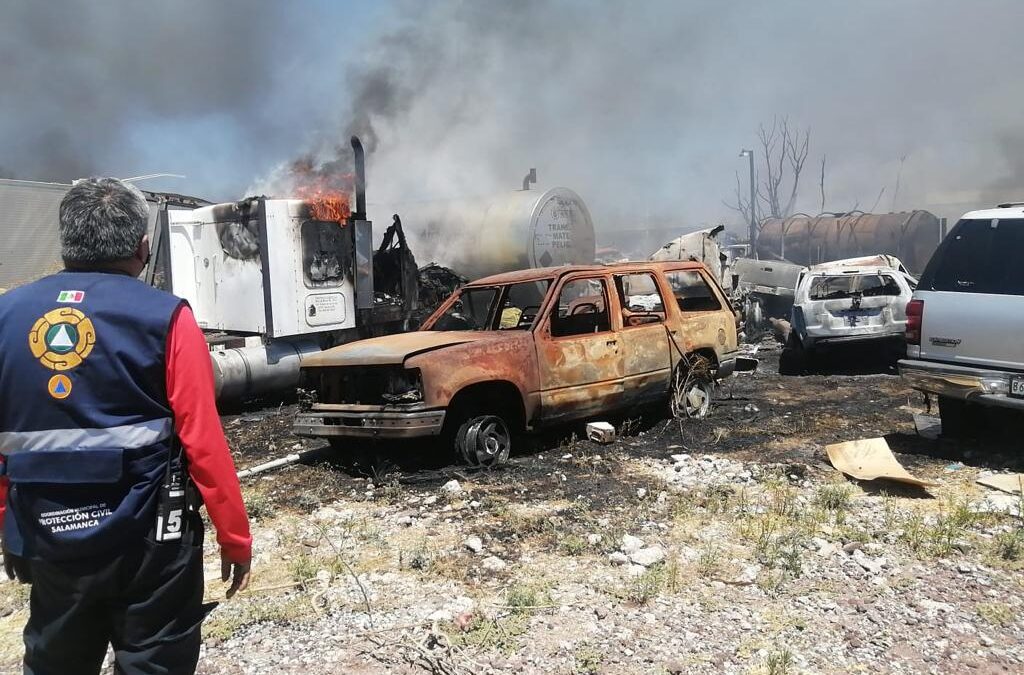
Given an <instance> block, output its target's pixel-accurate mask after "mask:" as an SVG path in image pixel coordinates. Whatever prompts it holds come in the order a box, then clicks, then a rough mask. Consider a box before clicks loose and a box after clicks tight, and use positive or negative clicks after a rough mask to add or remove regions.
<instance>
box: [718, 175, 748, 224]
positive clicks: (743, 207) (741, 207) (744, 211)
mask: <svg viewBox="0 0 1024 675" xmlns="http://www.w3.org/2000/svg"><path fill="white" fill-rule="evenodd" d="M748 192H749V190H748ZM733 199H734V200H735V201H733V202H727V201H725V200H722V204H724V205H725V206H726V207H728V208H730V209H732V210H733V211H738V212H739V213H740V215H741V216H743V222H745V223H749V222H750V209H751V203H750V199H749V196H748V197H746V198H744V196H743V188H742V187H741V185H740V172H739V171H737V172H736V192H735V194H734V197H733ZM753 206H754V208H756V207H757V203H756V202H755V203H754V205H753Z"/></svg>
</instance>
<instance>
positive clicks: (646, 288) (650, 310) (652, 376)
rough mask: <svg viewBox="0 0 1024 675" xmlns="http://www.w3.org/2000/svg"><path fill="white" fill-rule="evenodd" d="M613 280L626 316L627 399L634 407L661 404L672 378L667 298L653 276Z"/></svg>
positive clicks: (625, 275) (623, 335)
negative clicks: (665, 299)
mask: <svg viewBox="0 0 1024 675" xmlns="http://www.w3.org/2000/svg"><path fill="white" fill-rule="evenodd" d="M613 279H614V282H615V291H616V298H617V300H618V303H619V308H620V314H621V316H622V329H621V331H620V332H619V342H620V345H619V349H620V351H621V353H622V361H623V363H622V365H623V375H624V381H623V385H624V394H625V398H626V400H627V401H628V402H629V403H630V404H634V403H643V402H646V401H653V400H657V399H658V398H661V397H663V396H665V395H666V393H667V392H668V387H669V382H670V380H671V377H672V351H671V346H670V345H669V336H668V332H667V329H666V324H665V321H666V313H665V301H664V298H663V297H662V293H661V290H660V289H659V288H658V283H657V281H656V279H655V276H654V274H653V273H651V272H629V273H623V274H616V275H614V277H613Z"/></svg>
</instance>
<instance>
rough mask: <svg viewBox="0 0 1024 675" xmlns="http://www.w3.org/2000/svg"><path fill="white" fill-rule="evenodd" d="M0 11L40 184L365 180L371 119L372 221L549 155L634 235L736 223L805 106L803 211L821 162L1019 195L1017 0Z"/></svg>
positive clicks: (502, 177) (1, 125) (833, 197)
mask: <svg viewBox="0 0 1024 675" xmlns="http://www.w3.org/2000/svg"><path fill="white" fill-rule="evenodd" d="M4 18H5V21H4V24H3V26H2V27H0V58H2V59H3V60H4V63H5V67H4V69H3V70H2V71H0V91H3V92H4V102H5V106H4V107H5V114H4V115H3V116H2V117H0V161H2V162H3V164H4V165H5V166H7V167H8V168H9V169H10V170H11V171H14V172H15V173H17V174H18V175H19V176H22V177H26V178H39V179H50V180H53V179H65V180H66V179H68V178H72V177H76V176H80V175H85V174H88V173H94V172H97V171H106V172H110V173H118V172H120V175H125V174H127V173H129V172H138V173H145V172H149V171H175V172H179V173H186V174H188V175H189V177H190V181H189V182H188V183H187V184H186V185H178V184H171V185H169V186H168V188H169V189H176V190H178V191H183V192H184V191H191V192H192V193H195V194H198V195H202V196H207V197H210V198H221V199H236V198H239V197H241V196H242V195H243V193H244V192H245V191H246V189H247V188H253V189H258V188H261V187H265V186H274V185H278V184H279V181H278V180H276V179H280V178H281V176H282V172H283V174H284V175H287V168H288V167H289V166H291V165H292V163H293V162H294V161H295V160H296V159H297V158H299V159H302V160H304V161H305V162H307V165H308V166H311V167H313V168H314V169H316V170H318V171H327V172H329V173H331V172H333V173H345V172H347V171H349V170H350V168H349V167H350V164H349V162H350V159H349V158H350V149H349V147H348V136H349V135H350V134H351V133H353V132H355V133H358V134H359V135H360V136H361V137H362V139H363V142H364V145H365V146H366V147H367V150H368V171H369V180H368V190H369V200H370V204H371V214H372V206H373V205H374V203H375V202H376V203H380V204H383V203H400V202H407V201H417V200H429V199H439V198H449V197H464V196H473V195H479V194H484V193H489V192H493V191H497V190H513V189H517V188H518V187H519V184H520V181H521V178H522V176H523V174H524V173H525V172H526V171H527V170H528V169H529V168H530V167H537V169H538V173H539V176H540V181H539V185H538V187H541V188H543V187H552V186H555V185H565V186H567V187H570V188H573V189H574V190H576V191H577V192H579V193H580V194H581V195H582V197H583V198H584V199H585V200H586V201H587V203H588V204H589V205H590V207H591V211H592V213H593V215H594V219H595V221H596V223H597V224H598V227H599V228H600V229H601V230H602V232H603V235H602V237H603V240H604V241H610V240H612V239H614V238H615V237H616V236H618V237H619V238H620V239H627V240H628V239H631V238H632V236H631V234H630V233H633V232H637V231H641V230H643V229H644V228H649V227H651V226H652V225H655V224H664V225H665V226H666V227H667V229H673V228H674V229H676V231H682V230H688V229H696V228H697V227H700V226H706V225H710V224H716V223H718V222H726V223H730V224H736V225H739V224H740V223H739V221H740V217H739V216H738V214H736V213H734V212H732V211H729V210H728V209H727V208H725V207H724V206H723V205H722V200H723V199H726V200H727V199H730V198H731V197H732V192H733V189H734V184H735V178H734V175H735V173H736V172H737V171H739V172H740V176H741V179H742V182H741V184H742V185H744V186H745V185H746V175H745V171H746V164H745V160H741V159H740V158H738V157H737V155H738V152H739V150H740V149H741V148H744V147H751V146H754V147H755V150H757V149H758V148H757V147H756V145H755V144H756V131H757V127H758V124H760V123H762V122H765V123H770V122H771V120H772V118H773V116H775V115H779V116H782V115H788V116H789V117H790V120H791V121H792V122H794V123H796V124H798V125H799V126H801V127H809V128H810V129H811V151H810V156H809V159H808V163H807V165H808V167H809V168H808V169H807V174H806V175H805V176H804V179H803V182H802V185H803V187H802V189H801V191H800V193H799V195H798V199H797V204H796V210H797V211H812V212H816V211H817V207H818V185H817V175H816V172H815V169H814V168H813V167H815V166H816V165H817V163H818V161H819V160H820V157H821V155H822V154H827V156H828V165H827V166H828V168H827V175H826V192H827V195H828V198H827V204H826V209H828V210H844V209H848V208H852V207H853V206H854V205H857V206H859V207H860V208H867V207H869V206H870V205H871V204H872V203H873V202H875V200H876V198H877V195H878V194H879V193H880V191H881V190H882V189H883V188H884V189H885V192H884V193H883V197H882V198H881V200H879V207H878V209H879V210H888V209H889V208H895V209H911V208H925V209H930V210H932V211H934V212H935V213H937V214H938V215H940V216H948V217H952V218H955V217H956V216H957V215H959V213H961V212H962V211H964V210H966V209H968V208H975V207H978V206H984V205H987V204H989V203H992V202H993V201H1007V200H1012V199H1015V198H1018V199H1019V198H1021V197H1022V196H1024V166H1022V164H1021V162H1020V160H1019V157H1020V156H1021V155H1020V153H1018V152H1016V148H1017V147H1021V146H1024V143H1021V142H1018V139H1021V138H1024V134H1020V133H1019V131H1018V129H1019V121H1018V115H1019V113H1018V110H1019V107H1020V106H1019V105H1018V103H1019V102H1020V101H1021V100H1022V99H1024V78H1021V77H1020V74H1019V63H1020V59H1019V56H1018V54H1017V51H1018V50H1017V47H1016V44H1017V41H1018V40H1017V32H1018V26H1019V25H1020V19H1024V5H1022V4H1021V3H1020V2H1019V1H1018V0H977V1H975V2H970V3H964V2H958V1H955V0H902V1H901V2H898V3H894V2H891V1H890V0H862V1H860V2H856V3H838V2H834V3H824V2H820V0H776V1H774V2H761V1H755V0H747V1H735V2H720V1H712V0H706V1H700V0H695V1H692V2H677V1H675V0H647V1H640V2H631V3H613V2H608V3H597V2H589V1H584V0H555V1H552V2H540V1H539V0H518V1H517V2H504V1H501V0H473V1H461V0H450V1H443V0H439V1H437V2H406V1H404V0H393V1H392V2H390V3H382V4H381V5H379V6H374V9H372V10H371V9H368V8H367V7H361V6H358V5H351V6H350V5H342V4H341V3H336V4H326V5H317V6H313V5H306V4H302V3H288V5H287V6H286V5H285V4H284V3H258V2H240V1H238V0H235V1H226V2H216V3H200V2H198V1H180V2H167V3H160V4H157V5H147V6H146V7H145V9H144V10H143V9H139V8H138V6H137V5H136V4H132V3H124V4H106V3H104V4H102V5H101V4H99V3H75V4H73V5H72V6H71V7H70V8H69V7H68V6H66V5H65V6H64V7H62V8H57V7H55V6H54V3H41V2H31V3H30V2H27V1H22V2H15V3H14V6H13V7H5V11H4ZM902 157H906V160H905V161H904V162H903V164H902V170H901V158H902ZM898 173H899V179H900V188H899V192H898V194H894V193H895V192H896V190H895V187H896V178H897V174H898ZM262 191H267V190H262ZM894 196H895V199H893V197H894ZM389 215H390V214H381V215H376V216H375V218H376V220H377V221H379V222H387V221H386V220H383V218H388V216H389ZM669 238H672V237H666V239H665V240H666V241H667V240H668V239H669Z"/></svg>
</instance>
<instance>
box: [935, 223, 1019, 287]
mask: <svg viewBox="0 0 1024 675" xmlns="http://www.w3.org/2000/svg"><path fill="white" fill-rule="evenodd" d="M1022 254H1024V220H1021V219H1019V218H1007V219H996V220H961V221H960V222H959V223H957V225H956V227H954V228H953V230H952V231H951V232H950V233H949V235H948V236H947V237H946V239H945V240H944V241H943V242H942V244H941V245H940V246H939V249H938V250H937V251H936V252H935V255H934V256H932V259H931V261H930V262H929V263H928V267H927V268H925V271H924V274H923V275H922V276H921V283H920V285H919V287H920V288H921V289H923V290H932V291H957V292H960V293H992V294H1001V295H1024V265H1022V264H1021V260H1020V258H1021V255H1022Z"/></svg>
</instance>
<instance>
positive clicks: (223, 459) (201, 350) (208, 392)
mask: <svg viewBox="0 0 1024 675" xmlns="http://www.w3.org/2000/svg"><path fill="white" fill-rule="evenodd" d="M167 400H168V401H169V402H170V404H171V410H172V411H173V412H174V427H175V430H176V432H177V434H178V438H179V439H180V440H181V444H182V447H184V449H185V455H186V457H188V467H189V474H190V475H191V476H192V480H193V481H194V482H195V484H196V486H197V487H198V488H199V493H200V494H201V495H202V496H203V502H204V503H205V504H206V510H207V512H209V514H210V520H212V521H213V525H214V528H215V529H216V530H217V543H218V544H220V547H221V551H223V553H224V555H225V557H227V558H228V559H229V560H230V561H231V562H238V563H243V562H248V560H249V558H250V557H251V555H252V536H251V535H250V534H249V518H248V516H247V515H246V513H245V505H244V504H243V502H242V491H241V488H240V486H239V484H238V476H237V474H236V473H235V465H234V461H233V460H232V459H231V451H230V450H229V449H228V443H227V440H226V439H225V438H224V430H223V428H222V427H221V425H220V416H219V415H218V414H217V406H216V403H215V401H214V397H213V367H212V366H211V365H210V353H209V349H208V348H207V346H206V339H205V338H204V337H203V331H202V330H201V329H200V328H199V325H198V324H197V323H196V320H195V317H194V316H193V315H192V310H190V309H189V308H188V306H186V305H183V306H182V307H181V308H180V309H179V310H178V311H177V312H176V313H175V315H174V318H173V319H172V320H171V328H170V331H169V333H168V336H167ZM6 506H7V478H6V476H4V477H0V525H3V520H4V512H5V510H6Z"/></svg>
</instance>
